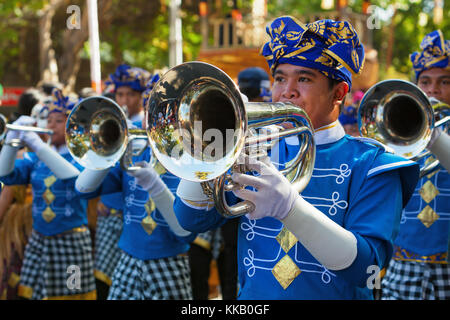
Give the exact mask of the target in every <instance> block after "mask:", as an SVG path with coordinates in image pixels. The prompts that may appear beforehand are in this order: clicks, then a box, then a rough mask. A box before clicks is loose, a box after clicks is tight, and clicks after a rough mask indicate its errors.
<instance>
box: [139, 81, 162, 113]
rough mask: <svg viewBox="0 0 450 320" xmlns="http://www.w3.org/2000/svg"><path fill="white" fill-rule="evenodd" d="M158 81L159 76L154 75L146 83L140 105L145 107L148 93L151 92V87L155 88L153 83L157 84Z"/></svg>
mask: <svg viewBox="0 0 450 320" xmlns="http://www.w3.org/2000/svg"><path fill="white" fill-rule="evenodd" d="M158 80H159V74H157V73H155V74H154V75H153V77H152V78H151V79H150V80H149V81H148V82H147V88H146V89H145V91H144V93H143V94H142V105H143V106H144V108H145V106H146V105H147V102H148V98H150V93H151V92H152V89H153V87H154V86H155V83H157V82H158Z"/></svg>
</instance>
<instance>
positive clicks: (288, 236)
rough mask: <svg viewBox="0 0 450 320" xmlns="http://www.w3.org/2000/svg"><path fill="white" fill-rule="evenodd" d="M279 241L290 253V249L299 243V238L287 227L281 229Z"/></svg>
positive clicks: (278, 236)
mask: <svg viewBox="0 0 450 320" xmlns="http://www.w3.org/2000/svg"><path fill="white" fill-rule="evenodd" d="M276 239H277V241H278V243H279V244H280V246H281V248H282V249H283V250H284V252H286V253H288V251H289V250H291V248H292V247H293V246H294V245H295V244H296V243H297V241H298V240H297V238H296V237H295V236H294V235H293V234H292V232H290V231H289V230H288V229H287V228H286V227H283V229H281V231H280V233H279V234H278V235H277V237H276Z"/></svg>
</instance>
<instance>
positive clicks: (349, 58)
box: [261, 16, 364, 88]
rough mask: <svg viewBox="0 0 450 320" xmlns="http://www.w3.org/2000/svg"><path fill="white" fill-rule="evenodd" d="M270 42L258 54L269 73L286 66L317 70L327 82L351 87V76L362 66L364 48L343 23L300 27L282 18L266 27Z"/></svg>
mask: <svg viewBox="0 0 450 320" xmlns="http://www.w3.org/2000/svg"><path fill="white" fill-rule="evenodd" d="M266 32H267V33H268V34H269V36H270V38H271V40H270V41H268V42H267V43H266V44H265V45H264V46H263V48H262V50H261V54H262V55H263V56H264V57H265V58H266V60H267V62H268V63H269V67H270V70H271V71H272V72H273V71H274V70H275V68H276V67H277V66H278V65H279V64H283V63H288V64H293V65H298V66H302V67H307V68H313V69H317V70H318V71H320V72H321V73H322V74H324V75H325V76H326V77H329V78H331V79H335V80H339V81H345V82H347V83H348V85H349V87H350V88H351V85H352V74H355V75H357V74H360V73H361V71H362V68H363V65H364V47H363V46H362V44H361V43H360V41H359V38H358V35H357V33H356V31H355V29H354V28H353V26H352V25H351V24H350V23H349V22H347V21H333V20H329V19H327V20H319V21H316V22H312V23H308V24H303V23H301V22H299V21H298V20H297V19H295V18H293V17H290V16H284V17H280V18H277V19H275V20H274V21H273V22H272V23H271V24H270V25H269V26H267V27H266Z"/></svg>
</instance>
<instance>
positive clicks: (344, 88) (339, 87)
mask: <svg viewBox="0 0 450 320" xmlns="http://www.w3.org/2000/svg"><path fill="white" fill-rule="evenodd" d="M333 90H334V98H333V99H334V103H335V104H339V105H341V104H342V102H343V101H344V99H345V97H346V96H347V93H348V90H349V85H348V83H347V82H345V81H340V82H338V83H337V84H336V85H335V86H334V88H333Z"/></svg>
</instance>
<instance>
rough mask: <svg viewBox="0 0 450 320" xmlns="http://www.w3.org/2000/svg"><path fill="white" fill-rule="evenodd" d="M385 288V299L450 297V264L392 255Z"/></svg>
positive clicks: (383, 293) (442, 298)
mask: <svg viewBox="0 0 450 320" xmlns="http://www.w3.org/2000/svg"><path fill="white" fill-rule="evenodd" d="M381 292H382V296H381V299H383V300H444V299H445V300H446V299H450V265H448V264H439V263H423V262H410V261H402V260H394V259H392V260H391V262H390V264H389V268H388V269H387V271H386V275H385V276H384V277H383V279H382V281H381Z"/></svg>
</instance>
